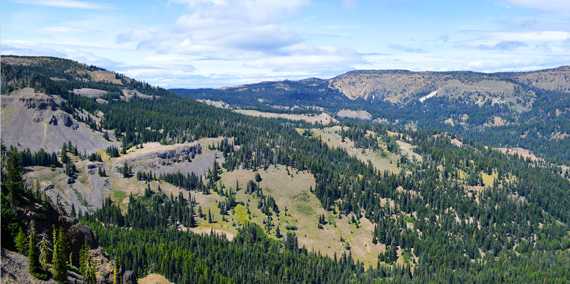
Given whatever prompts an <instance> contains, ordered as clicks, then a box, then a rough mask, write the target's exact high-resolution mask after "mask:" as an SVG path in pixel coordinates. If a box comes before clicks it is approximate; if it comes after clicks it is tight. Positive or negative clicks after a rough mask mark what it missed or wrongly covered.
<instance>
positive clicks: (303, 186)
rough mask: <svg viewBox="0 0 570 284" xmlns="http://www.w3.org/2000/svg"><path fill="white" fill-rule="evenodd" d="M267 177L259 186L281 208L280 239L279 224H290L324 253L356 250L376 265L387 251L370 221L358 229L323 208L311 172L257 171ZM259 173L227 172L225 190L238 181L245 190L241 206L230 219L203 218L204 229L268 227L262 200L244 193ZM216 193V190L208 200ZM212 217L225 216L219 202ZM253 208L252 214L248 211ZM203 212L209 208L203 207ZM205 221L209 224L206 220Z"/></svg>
mask: <svg viewBox="0 0 570 284" xmlns="http://www.w3.org/2000/svg"><path fill="white" fill-rule="evenodd" d="M258 172H259V174H260V176H261V178H262V181H261V182H259V186H261V188H263V193H264V195H269V196H272V197H273V198H274V199H275V201H276V203H277V205H278V206H279V210H280V212H279V214H278V215H277V214H274V215H273V221H272V223H273V225H274V227H272V228H271V229H270V231H269V232H266V233H268V235H270V236H271V237H273V238H276V236H275V231H276V227H277V226H279V229H280V231H281V234H282V235H284V234H286V232H287V226H290V227H293V226H294V227H296V228H297V229H296V230H295V233H296V234H297V237H298V240H299V246H300V247H303V246H305V247H306V248H307V249H308V250H315V251H320V252H321V253H322V254H326V255H329V256H331V257H333V256H334V254H335V253H336V254H337V256H340V255H342V253H343V252H346V253H347V254H348V253H349V252H351V253H352V256H353V257H354V258H355V259H358V260H360V261H362V262H364V263H365V265H368V264H370V265H372V266H376V264H377V261H378V254H379V253H380V252H383V251H384V249H385V246H384V245H382V244H378V245H374V244H372V237H371V232H372V231H373V230H374V225H373V224H372V223H370V222H369V221H368V220H367V219H365V218H361V219H360V220H359V223H360V226H359V227H358V228H357V226H356V225H355V224H349V218H347V216H342V218H341V219H339V217H338V215H333V214H332V213H331V212H328V211H326V210H324V208H323V207H322V206H321V204H320V201H319V200H318V199H317V197H316V196H315V195H314V194H313V193H312V192H310V188H314V187H315V180H314V178H313V176H312V175H311V174H310V173H308V172H297V171H296V170H294V169H291V168H286V167H285V166H281V165H279V166H270V167H269V168H268V169H267V170H259V171H258ZM255 174H256V173H255V172H254V171H251V170H235V171H232V172H225V173H223V174H222V177H221V182H222V184H224V186H225V188H226V190H229V189H230V188H231V189H234V190H235V185H236V182H239V187H240V188H241V190H240V191H238V192H237V194H236V199H237V201H238V202H242V203H243V205H238V206H236V208H235V209H234V210H233V212H230V214H229V216H226V217H225V218H226V221H225V222H224V221H222V222H219V223H216V224H207V223H206V222H202V223H201V224H200V227H205V228H210V227H214V228H216V229H220V230H227V231H228V232H230V233H234V232H237V229H238V228H239V227H240V226H241V224H243V222H244V221H249V222H255V223H257V224H258V225H259V226H260V227H262V228H264V229H265V224H264V221H265V220H267V217H266V216H265V215H264V214H263V213H262V212H261V210H260V209H258V208H257V204H258V198H257V196H256V195H255V193H254V194H247V193H246V192H245V191H246V190H245V188H246V185H247V182H248V181H250V180H254V178H255ZM214 196H217V194H211V195H208V196H206V198H210V197H214ZM208 209H210V210H211V212H212V215H213V216H214V218H215V219H216V220H221V218H222V216H221V215H219V209H218V208H217V205H214V207H209V208H208ZM248 210H249V214H248V213H247V211H248ZM204 212H207V210H206V211H204ZM323 214H324V215H325V218H326V219H327V224H326V225H324V226H323V229H318V218H319V216H321V215H323ZM204 223H206V224H204ZM341 237H342V238H343V239H344V240H346V242H348V243H349V245H350V247H351V249H350V250H347V249H345V244H344V243H342V242H341V241H340V238H341Z"/></svg>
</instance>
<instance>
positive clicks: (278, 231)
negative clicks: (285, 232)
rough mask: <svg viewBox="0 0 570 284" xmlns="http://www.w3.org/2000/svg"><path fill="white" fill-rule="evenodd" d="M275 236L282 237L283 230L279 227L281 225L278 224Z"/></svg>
mask: <svg viewBox="0 0 570 284" xmlns="http://www.w3.org/2000/svg"><path fill="white" fill-rule="evenodd" d="M275 237H277V238H281V237H282V235H281V230H280V229H279V226H277V228H276V229H275Z"/></svg>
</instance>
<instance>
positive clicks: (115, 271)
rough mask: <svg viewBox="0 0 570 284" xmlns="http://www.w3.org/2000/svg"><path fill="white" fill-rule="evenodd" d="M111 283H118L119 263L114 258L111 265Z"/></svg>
mask: <svg viewBox="0 0 570 284" xmlns="http://www.w3.org/2000/svg"><path fill="white" fill-rule="evenodd" d="M113 284H119V264H118V262H117V260H115V265H114V266H113Z"/></svg>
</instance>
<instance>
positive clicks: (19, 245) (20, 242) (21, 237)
mask: <svg viewBox="0 0 570 284" xmlns="http://www.w3.org/2000/svg"><path fill="white" fill-rule="evenodd" d="M14 241H15V242H16V249H17V250H18V252H19V253H21V254H26V253H27V252H28V245H29V243H28V237H27V236H26V234H25V233H24V231H23V230H22V228H20V231H19V232H18V235H17V236H16V239H15V240H14Z"/></svg>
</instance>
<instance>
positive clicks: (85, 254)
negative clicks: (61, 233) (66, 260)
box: [79, 240, 89, 275]
mask: <svg viewBox="0 0 570 284" xmlns="http://www.w3.org/2000/svg"><path fill="white" fill-rule="evenodd" d="M88 264H89V246H88V244H87V240H85V243H83V247H81V250H79V272H81V274H83V275H85V273H86V272H87V265H88Z"/></svg>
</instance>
